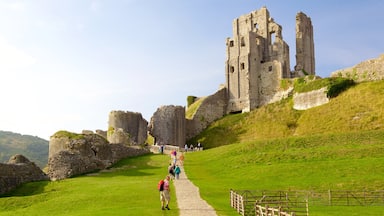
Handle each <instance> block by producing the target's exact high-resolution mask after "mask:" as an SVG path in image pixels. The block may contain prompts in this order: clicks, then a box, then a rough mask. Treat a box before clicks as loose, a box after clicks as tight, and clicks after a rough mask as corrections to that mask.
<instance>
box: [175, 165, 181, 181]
mask: <svg viewBox="0 0 384 216" xmlns="http://www.w3.org/2000/svg"><path fill="white" fill-rule="evenodd" d="M180 172H181V170H180V167H179V165H176V167H175V175H176V179H179V175H180Z"/></svg>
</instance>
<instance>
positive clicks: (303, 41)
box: [295, 12, 315, 75]
mask: <svg viewBox="0 0 384 216" xmlns="http://www.w3.org/2000/svg"><path fill="white" fill-rule="evenodd" d="M295 72H296V73H299V74H298V75H314V74H315V47H314V44H313V26H312V21H311V18H309V17H307V15H305V14H304V13H303V12H299V13H297V15H296V66H295ZM300 73H302V74H300Z"/></svg>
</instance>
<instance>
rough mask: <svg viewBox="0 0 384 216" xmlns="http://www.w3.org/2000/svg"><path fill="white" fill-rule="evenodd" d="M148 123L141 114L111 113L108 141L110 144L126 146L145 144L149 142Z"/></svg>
mask: <svg viewBox="0 0 384 216" xmlns="http://www.w3.org/2000/svg"><path fill="white" fill-rule="evenodd" d="M147 127H148V122H147V121H146V120H145V119H144V118H143V117H142V115H141V113H137V112H124V111H111V112H110V113H109V121H108V133H107V139H108V141H109V142H110V143H121V144H125V145H137V144H139V145H140V144H144V143H145V141H146V140H147Z"/></svg>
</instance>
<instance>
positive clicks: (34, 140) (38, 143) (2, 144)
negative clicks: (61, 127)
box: [0, 131, 49, 168]
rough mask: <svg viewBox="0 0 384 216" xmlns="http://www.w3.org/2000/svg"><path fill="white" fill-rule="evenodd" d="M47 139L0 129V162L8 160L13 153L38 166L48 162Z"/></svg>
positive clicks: (41, 166)
mask: <svg viewBox="0 0 384 216" xmlns="http://www.w3.org/2000/svg"><path fill="white" fill-rule="evenodd" d="M48 145H49V142H48V141H47V140H44V139H41V138H39V137H36V136H30V135H21V134H18V133H13V132H7V131H0V163H5V162H8V160H9V158H10V157H11V156H13V155H15V154H22V155H24V156H26V157H27V158H28V159H29V160H30V161H32V162H35V163H36V165H38V166H39V167H40V168H43V167H45V166H46V165H47V163H48Z"/></svg>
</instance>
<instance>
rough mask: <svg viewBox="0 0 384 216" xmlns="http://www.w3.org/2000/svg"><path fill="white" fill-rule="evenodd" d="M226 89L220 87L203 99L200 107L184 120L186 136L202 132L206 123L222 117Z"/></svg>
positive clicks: (224, 108)
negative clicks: (190, 117)
mask: <svg viewBox="0 0 384 216" xmlns="http://www.w3.org/2000/svg"><path fill="white" fill-rule="evenodd" d="M226 96H227V94H226V89H225V88H222V89H220V90H218V91H217V92H216V93H215V94H213V95H210V96H208V97H206V98H201V99H200V100H203V102H202V104H201V105H200V107H199V108H198V109H197V110H196V113H195V114H194V115H193V117H192V119H187V120H186V138H187V139H191V138H192V137H194V136H196V135H198V134H199V133H200V132H202V131H203V130H204V129H205V128H206V127H207V126H208V125H210V124H211V123H212V122H214V121H215V120H217V119H219V118H221V117H223V116H224V115H225V112H226V110H227V97H226Z"/></svg>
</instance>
